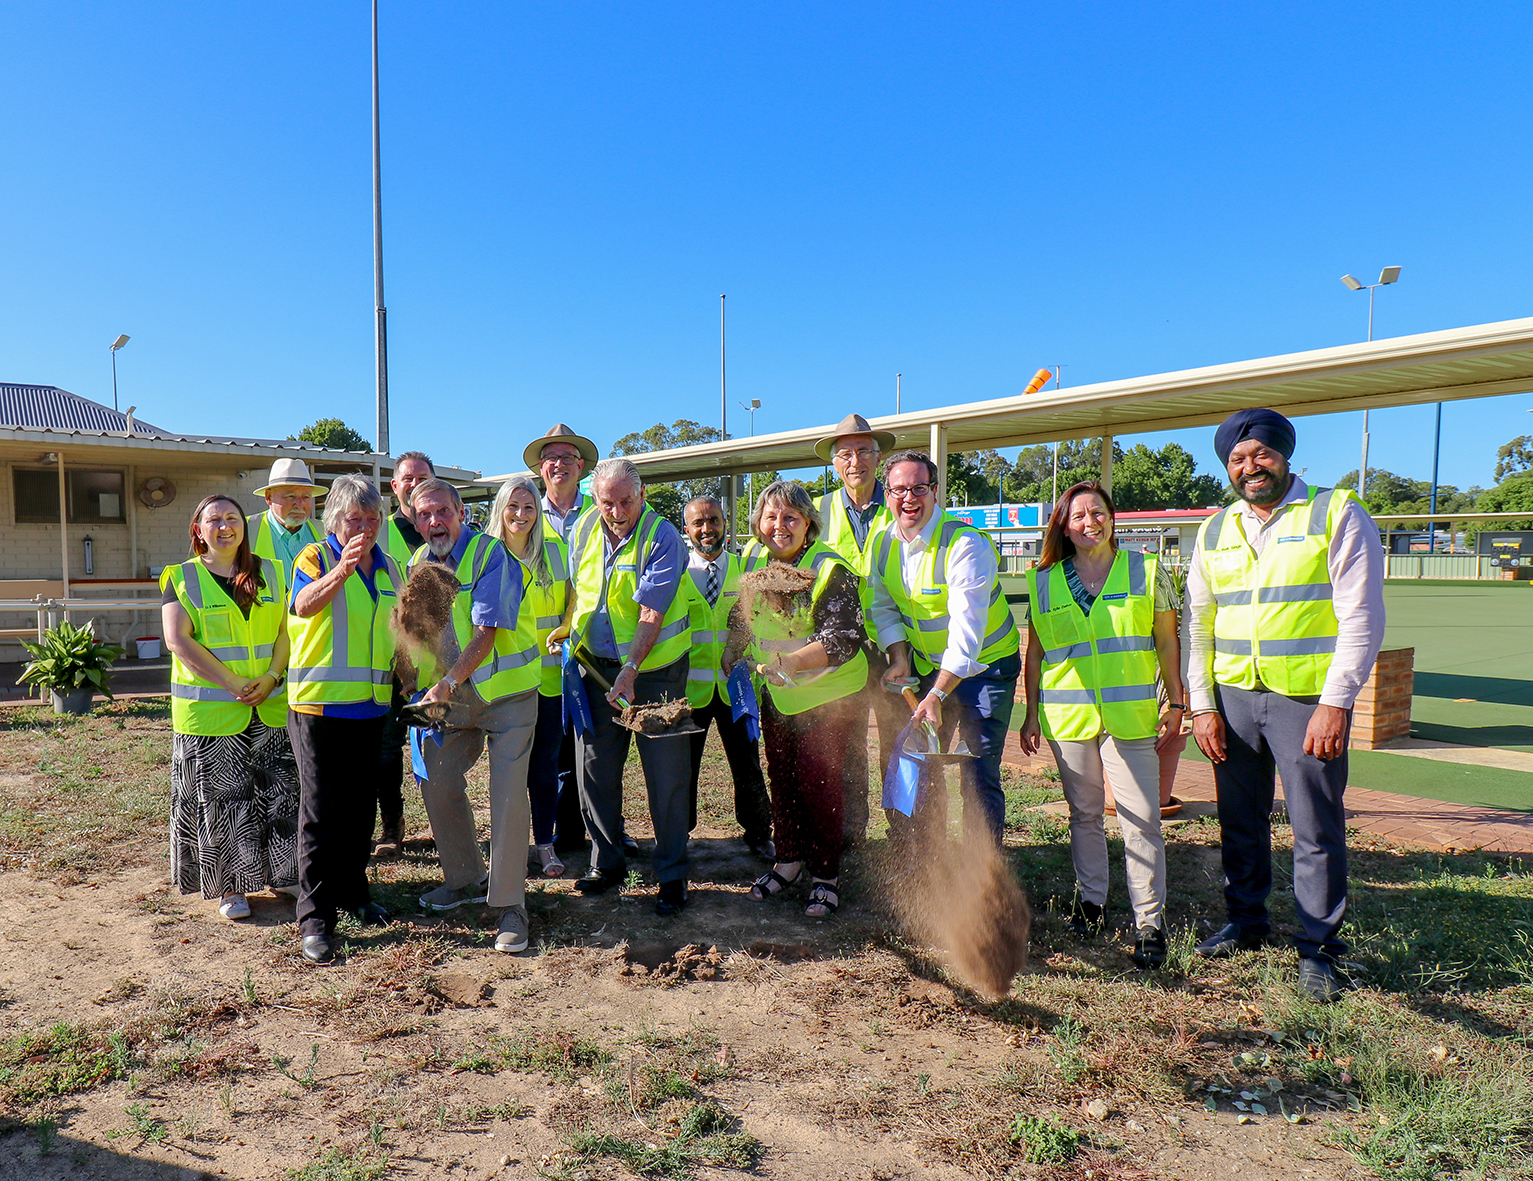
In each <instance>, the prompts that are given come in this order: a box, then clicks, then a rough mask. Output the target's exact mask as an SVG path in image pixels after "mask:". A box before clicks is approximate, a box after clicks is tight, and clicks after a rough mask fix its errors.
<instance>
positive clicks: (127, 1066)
mask: <svg viewBox="0 0 1533 1181" xmlns="http://www.w3.org/2000/svg"><path fill="white" fill-rule="evenodd" d="M137 1065H139V1059H138V1057H137V1056H136V1055H135V1053H134V1049H133V1046H132V1044H131V1043H130V1042H129V1040H128V1038H127V1036H126V1035H125V1034H124V1033H123V1032H122V1031H120V1030H116V1029H111V1028H109V1027H107V1026H105V1025H96V1026H89V1025H72V1024H70V1023H68V1022H62V1021H61V1022H59V1023H58V1024H57V1025H54V1026H53V1027H52V1028H50V1029H47V1030H41V1031H34V1032H31V1033H20V1034H13V1035H12V1036H10V1037H8V1038H6V1039H5V1041H4V1042H3V1043H0V1101H3V1102H4V1103H6V1104H16V1105H19V1106H29V1105H31V1104H33V1103H37V1102H39V1101H40V1100H43V1099H48V1098H52V1097H54V1096H59V1095H72V1094H75V1093H76V1092H79V1091H88V1090H90V1089H91V1088H92V1087H96V1086H100V1085H101V1084H102V1083H106V1082H111V1081H112V1080H113V1079H120V1078H127V1077H128V1075H129V1073H130V1072H131V1071H132V1070H133V1069H134V1067H136V1066H137Z"/></svg>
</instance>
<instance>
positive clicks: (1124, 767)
mask: <svg viewBox="0 0 1533 1181" xmlns="http://www.w3.org/2000/svg"><path fill="white" fill-rule="evenodd" d="M1049 747H1050V748H1051V749H1052V750H1053V751H1054V761H1055V762H1056V763H1058V764H1059V779H1060V782H1061V783H1062V784H1063V786H1064V789H1065V800H1066V802H1068V803H1069V805H1070V859H1071V860H1072V861H1073V862H1074V863H1075V880H1076V882H1077V884H1078V885H1079V886H1080V890H1081V897H1082V898H1084V899H1085V900H1086V901H1087V902H1094V903H1096V904H1097V905H1098V906H1101V905H1103V904H1104V903H1105V902H1106V901H1107V880H1108V868H1107V832H1106V830H1105V828H1104V827H1103V823H1102V815H1103V810H1104V808H1105V807H1106V803H1107V792H1106V785H1105V782H1104V772H1105V776H1106V779H1107V780H1110V781H1111V782H1112V794H1113V801H1114V804H1115V806H1116V807H1117V809H1118V824H1119V825H1120V826H1121V827H1122V829H1123V860H1124V868H1125V871H1126V874H1127V877H1128V896H1129V901H1130V902H1131V903H1132V904H1133V907H1134V923H1135V925H1136V926H1137V927H1158V928H1161V929H1162V930H1163V929H1164V926H1163V920H1162V917H1161V916H1162V914H1163V912H1164V911H1165V907H1166V842H1165V838H1164V837H1162V836H1161V832H1160V756H1159V755H1157V754H1156V753H1155V739H1153V738H1114V737H1113V736H1112V735H1111V734H1108V733H1107V732H1105V731H1104V732H1102V733H1101V734H1099V735H1097V736H1096V737H1095V738H1091V739H1088V740H1087V741H1085V742H1055V741H1054V740H1053V739H1052V738H1051V739H1049Z"/></svg>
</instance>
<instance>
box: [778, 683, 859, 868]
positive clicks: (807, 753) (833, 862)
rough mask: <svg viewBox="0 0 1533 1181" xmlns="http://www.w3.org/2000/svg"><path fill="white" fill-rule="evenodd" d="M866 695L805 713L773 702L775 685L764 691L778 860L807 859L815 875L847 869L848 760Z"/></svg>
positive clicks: (805, 860)
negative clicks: (844, 835)
mask: <svg viewBox="0 0 1533 1181" xmlns="http://www.w3.org/2000/svg"><path fill="white" fill-rule="evenodd" d="M860 701H862V698H861V696H860V695H853V696H851V697H845V698H842V699H841V700H839V701H832V702H830V703H828V704H826V705H820V706H816V707H815V708H814V709H809V710H805V711H804V712H803V713H801V714H784V713H779V712H778V711H777V707H776V706H775V705H773V704H772V690H771V688H770V687H768V688H767V689H766V691H765V692H764V693H763V694H762V702H761V736H762V738H764V739H765V740H766V759H767V782H768V785H769V787H770V789H771V793H772V828H773V832H774V834H775V836H776V841H777V860H778V861H779V862H787V861H803V862H805V863H806V864H807V867H808V869H809V873H810V874H811V875H812V876H813V877H817V878H834V877H836V876H838V875H839V874H840V872H841V845H842V817H843V814H844V812H845V808H846V788H845V784H844V782H843V779H844V776H843V766H842V764H843V762H844V761H845V758H846V752H847V749H848V747H849V746H850V744H851V737H852V729H853V726H854V725H855V722H856V706H857V704H858V703H859V702H860ZM863 708H864V710H866V708H867V707H866V704H864V705H863Z"/></svg>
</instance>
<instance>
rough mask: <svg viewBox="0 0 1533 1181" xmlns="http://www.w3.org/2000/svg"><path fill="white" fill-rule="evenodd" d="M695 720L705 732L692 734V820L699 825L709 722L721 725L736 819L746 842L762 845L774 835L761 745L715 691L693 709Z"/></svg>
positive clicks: (770, 802)
mask: <svg viewBox="0 0 1533 1181" xmlns="http://www.w3.org/2000/svg"><path fill="white" fill-rule="evenodd" d="M692 720H693V721H694V722H696V723H697V724H698V725H699V726H701V727H702V733H700V734H694V735H692V823H691V825H690V827H691V828H696V827H697V776H698V772H699V770H700V769H701V767H702V765H703V750H704V748H705V747H707V745H708V723H710V722H712V723H713V724H714V725H715V726H717V727H718V728H719V741H720V742H722V743H723V744H724V757H725V758H726V759H728V760H729V775H730V778H731V779H733V780H734V781H735V819H736V820H738V821H739V822H740V827H741V828H742V829H744V830H745V842H746V844H749V845H759V844H762V843H764V842H765V841H767V840H770V839H771V836H772V801H771V798H770V797H769V796H768V795H767V786H766V778H765V777H764V776H763V775H762V774H761V744H760V743H759V742H753V741H751V739H750V737H749V735H747V734H746V731H745V719H744V718H741V719H740V720H739V721H738V722H737V721H735V719H734V714H733V711H732V710H731V709H730V708H729V702H728V701H726V700H723V699H721V698H720V696H719V695H718V694H717V693H715V694H714V695H713V696H712V697H711V698H710V699H709V701H708V704H707V705H705V706H703V707H702V708H701V709H694V710H693V711H692Z"/></svg>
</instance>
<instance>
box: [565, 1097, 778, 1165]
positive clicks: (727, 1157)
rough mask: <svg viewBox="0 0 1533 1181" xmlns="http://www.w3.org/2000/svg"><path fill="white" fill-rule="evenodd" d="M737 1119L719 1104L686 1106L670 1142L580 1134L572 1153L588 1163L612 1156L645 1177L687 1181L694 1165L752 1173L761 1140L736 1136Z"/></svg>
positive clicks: (707, 1102) (745, 1134)
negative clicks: (594, 1159)
mask: <svg viewBox="0 0 1533 1181" xmlns="http://www.w3.org/2000/svg"><path fill="white" fill-rule="evenodd" d="M733 1125H734V1121H733V1120H732V1119H731V1118H730V1116H729V1113H728V1112H726V1111H725V1110H724V1109H723V1108H722V1107H720V1106H719V1105H718V1104H717V1103H714V1102H712V1101H711V1100H704V1101H702V1102H700V1103H691V1104H687V1105H686V1106H685V1107H684V1109H683V1110H682V1111H680V1112H678V1113H677V1114H676V1116H675V1118H674V1120H673V1122H672V1125H671V1128H670V1129H667V1130H668V1131H669V1132H670V1135H669V1138H664V1139H662V1140H659V1141H657V1140H648V1139H643V1138H640V1137H636V1136H619V1135H615V1134H613V1133H610V1132H609V1133H596V1132H577V1133H575V1134H574V1135H573V1136H571V1137H570V1147H571V1149H572V1150H573V1151H574V1152H575V1153H576V1154H577V1155H578V1156H580V1157H581V1158H583V1159H584V1160H585V1161H590V1160H592V1159H593V1158H596V1157H603V1156H606V1157H612V1158H614V1159H616V1160H620V1161H622V1162H623V1163H624V1164H625V1165H627V1166H628V1167H629V1168H630V1169H632V1170H633V1171H634V1172H635V1173H639V1174H641V1175H643V1176H646V1177H669V1178H673V1179H674V1181H685V1179H686V1178H689V1177H691V1176H692V1170H693V1168H694V1167H695V1166H696V1165H715V1166H719V1167H723V1168H732V1169H749V1168H752V1167H753V1166H754V1165H755V1163H756V1160H757V1159H758V1158H759V1157H760V1155H761V1141H759V1140H757V1139H756V1138H755V1137H754V1136H752V1135H750V1133H748V1132H734V1131H731V1130H730V1128H731V1127H732V1126H733Z"/></svg>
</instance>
